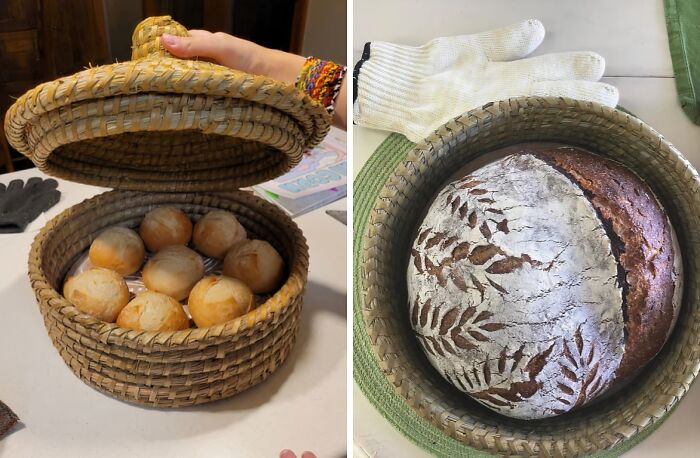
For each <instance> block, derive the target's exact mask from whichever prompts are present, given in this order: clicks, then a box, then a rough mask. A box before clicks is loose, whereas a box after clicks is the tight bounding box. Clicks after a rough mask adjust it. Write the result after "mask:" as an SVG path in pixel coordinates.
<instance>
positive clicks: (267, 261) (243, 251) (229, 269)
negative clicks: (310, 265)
mask: <svg viewBox="0 0 700 458" xmlns="http://www.w3.org/2000/svg"><path fill="white" fill-rule="evenodd" d="M224 275H227V276H229V277H233V278H237V279H239V280H241V281H243V282H244V283H245V284H246V285H248V286H249V287H250V289H252V290H253V292H255V293H257V294H262V293H269V292H270V291H272V290H274V289H275V288H277V287H278V286H279V284H280V282H281V281H282V276H283V275H284V261H283V260H282V257H281V256H280V255H279V253H278V252H277V250H275V249H274V248H273V247H272V245H270V244H269V243H268V242H266V241H265V240H245V241H243V242H239V243H237V244H235V245H234V246H233V247H231V249H230V250H229V251H228V253H226V258H225V259H224Z"/></svg>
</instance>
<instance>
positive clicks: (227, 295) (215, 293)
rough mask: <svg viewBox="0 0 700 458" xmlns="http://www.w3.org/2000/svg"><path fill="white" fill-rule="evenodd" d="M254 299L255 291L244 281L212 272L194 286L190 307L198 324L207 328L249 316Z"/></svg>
mask: <svg viewBox="0 0 700 458" xmlns="http://www.w3.org/2000/svg"><path fill="white" fill-rule="evenodd" d="M254 301H255V297H254V296H253V292H252V291H251V290H250V288H249V287H248V286H246V284H245V283H243V282H242V281H240V280H236V279H235V278H229V277H224V276H215V275H212V276H208V277H205V278H203V279H201V280H200V281H199V283H197V284H196V285H195V287H194V288H192V293H190V298H189V300H188V302H187V306H188V307H189V309H190V313H191V314H192V319H193V320H194V322H195V323H196V324H197V326H198V327H200V328H205V327H208V326H214V325H216V324H221V323H225V322H227V321H231V320H233V319H234V318H238V317H239V316H242V315H245V314H246V313H248V312H249V311H250V310H251V309H252V308H253V304H254Z"/></svg>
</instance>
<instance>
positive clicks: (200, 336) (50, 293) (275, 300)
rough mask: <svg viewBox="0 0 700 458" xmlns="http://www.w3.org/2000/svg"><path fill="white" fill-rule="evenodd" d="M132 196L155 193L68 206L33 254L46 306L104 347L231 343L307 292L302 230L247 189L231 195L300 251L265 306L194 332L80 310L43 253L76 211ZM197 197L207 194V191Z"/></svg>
mask: <svg viewBox="0 0 700 458" xmlns="http://www.w3.org/2000/svg"><path fill="white" fill-rule="evenodd" d="M130 194H132V195H133V194H153V193H144V192H138V191H121V190H111V191H107V192H104V193H101V194H97V195H95V196H93V197H91V198H90V199H86V200H84V201H83V202H81V203H79V204H77V205H75V206H73V207H70V208H67V209H66V210H64V211H63V212H61V213H60V214H59V215H57V216H55V217H54V218H52V219H51V220H50V221H49V222H48V223H47V224H45V225H44V227H43V228H42V229H41V231H40V232H39V233H38V234H37V236H36V237H35V238H34V241H33V242H32V246H31V249H30V253H29V269H28V273H29V279H30V282H31V285H32V288H33V289H34V292H35V294H36V296H37V298H39V297H41V298H42V301H43V302H45V303H46V304H48V306H49V307H51V308H52V309H53V310H56V311H57V312H58V313H59V314H60V316H62V317H63V320H68V321H69V322H71V323H73V324H74V325H77V326H79V327H82V328H84V329H85V330H86V331H88V332H90V331H92V332H93V333H94V336H95V337H97V336H99V338H97V339H96V340H98V341H100V342H101V343H103V344H107V345H117V346H128V347H130V348H141V349H154V350H153V351H174V350H181V349H183V348H184V347H185V346H187V345H191V344H193V343H195V344H196V343H206V344H207V345H208V344H211V342H210V341H211V339H212V335H213V336H215V339H216V340H222V339H225V340H229V339H230V338H231V337H236V336H238V335H241V334H243V333H245V332H246V331H248V330H252V329H253V328H256V327H260V326H261V325H263V324H264V323H267V322H270V321H272V320H273V319H274V318H275V317H276V316H277V315H279V314H280V313H282V312H284V311H285V310H286V309H287V308H288V307H289V306H290V305H291V303H292V300H293V298H295V297H297V296H300V295H301V294H303V292H304V288H305V283H306V277H307V271H306V269H307V263H306V261H305V260H306V259H308V246H307V244H306V239H305V238H304V236H303V234H302V232H301V229H299V227H298V226H297V225H296V223H295V222H294V221H293V220H292V219H291V218H289V217H288V216H287V215H286V214H285V213H284V212H283V211H282V210H281V209H279V208H277V207H276V206H275V205H273V204H271V203H269V202H267V201H265V200H263V199H260V198H259V197H257V196H254V195H251V194H249V193H246V192H244V191H236V192H234V193H227V194H229V195H235V196H236V198H237V199H242V200H244V201H247V202H246V203H247V204H251V203H252V204H253V205H255V206H256V209H264V210H265V211H266V212H268V215H270V216H271V217H272V218H273V219H277V221H280V220H282V221H285V222H287V223H289V224H288V229H289V231H288V235H289V236H290V238H291V239H292V240H293V244H294V247H295V250H296V256H294V258H293V262H292V264H291V265H288V269H289V275H288V277H287V280H286V281H285V282H284V284H283V285H282V286H281V287H280V288H279V289H278V290H277V291H276V292H275V294H273V295H272V296H271V297H270V298H268V299H267V300H266V301H265V302H264V303H262V304H260V305H259V306H258V307H256V308H254V309H253V310H251V311H250V312H248V313H247V314H245V315H242V316H240V317H238V318H236V319H234V320H231V321H228V322H226V323H222V324H218V325H215V326H210V327H205V328H189V329H186V330H180V331H136V330H132V329H127V328H122V327H119V326H117V324H116V323H106V322H103V321H101V320H98V319H96V318H95V317H93V316H91V315H87V314H85V313H83V312H81V311H80V310H78V309H77V308H76V307H75V306H74V305H73V304H71V303H70V302H69V301H68V300H67V299H65V298H64V297H63V295H61V294H60V293H59V292H58V291H57V290H56V289H54V288H53V287H52V286H51V284H50V282H49V280H48V278H47V276H46V275H45V273H44V271H43V269H42V267H41V262H40V261H39V260H40V255H41V252H42V249H43V247H44V245H45V243H46V242H47V240H48V238H49V237H50V235H51V232H52V231H53V230H54V228H55V227H56V226H57V225H59V224H61V223H64V222H67V221H69V219H70V218H71V217H72V216H73V215H74V213H75V212H76V211H78V210H80V209H83V208H89V207H90V206H91V205H96V204H99V202H102V201H104V200H106V199H111V198H114V197H117V196H120V195H122V196H128V195H130ZM180 194H194V193H180ZM196 194H197V195H202V194H207V193H196ZM210 194H212V195H216V196H217V197H219V198H221V197H223V198H226V195H227V194H224V193H210ZM124 341H126V342H129V344H128V345H126V344H125V343H124Z"/></svg>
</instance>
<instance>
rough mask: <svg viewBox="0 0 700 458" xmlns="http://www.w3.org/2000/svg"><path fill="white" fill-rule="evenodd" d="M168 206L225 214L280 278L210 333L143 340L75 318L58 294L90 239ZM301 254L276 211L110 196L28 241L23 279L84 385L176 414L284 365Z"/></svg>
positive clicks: (296, 310) (241, 204) (69, 213)
mask: <svg viewBox="0 0 700 458" xmlns="http://www.w3.org/2000/svg"><path fill="white" fill-rule="evenodd" d="M162 205H170V206H175V207H178V208H180V209H181V210H183V211H184V212H185V213H187V214H188V215H189V216H190V218H192V219H193V220H197V219H198V218H200V217H201V216H203V215H204V214H206V213H207V212H209V211H210V210H213V209H223V210H227V211H231V212H233V213H234V214H235V215H236V217H237V218H238V220H239V221H240V222H241V224H243V226H244V227H245V228H246V230H247V232H248V235H249V237H251V238H258V239H264V240H267V241H269V242H270V243H271V244H272V245H273V246H274V247H275V248H276V249H277V250H278V251H279V252H280V254H281V255H282V257H283V258H284V259H285V262H286V266H287V270H288V277H287V280H286V282H285V283H284V284H283V285H282V287H281V288H280V289H279V290H278V291H277V292H276V293H275V294H274V295H272V296H271V297H270V298H269V299H268V300H267V301H266V302H264V303H263V304H261V305H260V306H258V307H257V308H256V309H254V310H253V311H251V312H250V313H248V314H247V315H245V316H243V317H240V318H238V319H236V320H232V321H230V322H227V323H224V324H222V325H218V326H213V327H210V328H201V329H199V328H195V329H189V330H185V331H176V332H145V331H133V330H128V329H124V328H120V327H118V326H117V325H115V324H110V323H104V322H101V321H99V320H96V319H95V318H93V317H91V316H88V315H85V314H82V313H80V311H79V310H77V309H76V308H75V307H74V306H73V305H71V304H70V303H68V302H67V301H66V300H65V299H64V298H63V297H62V296H61V295H60V294H59V293H58V291H60V290H61V289H62V285H63V281H64V276H65V273H66V272H67V271H68V269H69V268H70V266H72V265H73V262H74V260H75V259H76V258H77V257H78V256H81V255H82V253H84V252H85V250H86V249H87V248H88V247H89V245H90V243H91V242H92V240H94V238H95V237H96V236H97V235H98V234H99V233H100V232H101V231H102V230H104V229H105V228H107V227H110V226H113V225H121V226H128V227H136V226H138V224H139V223H140V221H141V220H142V219H143V216H144V215H145V214H146V213H147V212H148V211H150V210H151V209H153V208H155V207H157V206H162ZM307 270H308V250H307V247H306V243H305V241H304V238H303V236H302V235H301V232H300V231H299V229H298V227H297V226H296V225H295V224H294V223H293V222H292V221H291V219H290V218H289V217H288V216H287V215H285V214H284V213H283V212H282V211H281V210H280V209H279V208H277V207H276V206H274V205H271V204H269V203H267V202H265V201H263V200H262V199H259V198H257V197H255V196H253V195H251V194H249V193H245V192H241V191H236V192H231V193H226V194H195V193H192V194H175V193H167V194H158V193H141V192H128V191H112V192H108V193H105V194H101V195H98V196H96V197H94V198H92V199H89V200H87V201H84V202H82V203H81V204H78V205H76V206H74V207H72V208H70V209H68V210H66V211H65V212H64V213H62V214H61V215H59V216H58V217H56V218H54V219H53V220H51V221H50V222H49V223H48V224H47V225H46V226H45V227H44V228H43V229H42V231H41V232H40V233H39V235H38V236H37V237H36V239H35V241H34V244H33V245H32V251H31V253H30V261H29V272H30V279H31V282H32V287H33V289H34V291H35V294H36V297H37V301H38V303H39V308H40V311H41V313H42V315H43V318H44V324H45V326H46V328H47V331H48V333H49V336H50V338H51V340H52V343H53V345H54V347H55V348H56V349H57V350H58V352H59V354H60V355H61V357H62V358H63V359H64V361H65V362H66V364H67V365H68V366H69V367H70V369H71V370H72V371H73V373H74V374H75V375H76V376H78V377H79V378H80V379H81V380H83V381H84V382H85V383H87V384H88V385H90V386H92V387H94V388H96V389H98V390H100V391H102V392H105V393H107V394H109V395H111V396H114V397H116V398H118V399H121V400H124V401H126V402H130V403H135V404H140V405H147V406H154V407H182V406H188V405H195V404H202V403H206V402H210V401H214V400H217V399H222V398H225V397H229V396H232V395H234V394H236V393H239V392H241V391H243V390H245V389H247V388H249V387H251V386H253V385H255V384H257V383H260V382H261V381H263V380H265V379H266V378H267V377H268V376H269V375H270V374H271V373H272V372H274V371H275V370H276V369H277V368H278V367H279V366H280V365H281V364H282V363H283V362H284V360H285V359H286V358H287V355H288V354H289V352H290V351H291V349H292V347H293V345H294V342H295V339H296V332H297V330H298V328H299V317H300V314H301V306H302V297H303V291H304V286H305V284H306V275H307Z"/></svg>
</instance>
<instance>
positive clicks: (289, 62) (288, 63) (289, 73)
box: [161, 30, 305, 84]
mask: <svg viewBox="0 0 700 458" xmlns="http://www.w3.org/2000/svg"><path fill="white" fill-rule="evenodd" d="M161 43H162V44H163V47H165V49H167V50H168V52H170V53H171V54H172V55H173V56H175V57H180V58H183V59H189V58H193V57H201V58H205V59H210V60H213V61H215V62H216V63H218V64H220V65H224V66H226V67H229V68H233V69H236V70H241V71H244V72H246V73H252V74H255V75H263V76H268V77H270V78H273V79H276V80H278V81H282V82H285V83H290V84H291V83H294V81H295V80H296V78H297V76H298V75H299V71H300V70H301V67H302V66H303V65H304V60H305V59H304V58H303V57H301V56H297V55H295V54H290V53H286V52H283V51H278V50H275V49H269V48H266V47H264V46H260V45H258V44H256V43H253V42H252V41H248V40H244V39H242V38H238V37H234V36H233V35H229V34H227V33H223V32H215V33H212V32H209V31H206V30H190V31H189V36H188V37H178V36H175V35H169V34H163V35H162V36H161Z"/></svg>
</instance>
